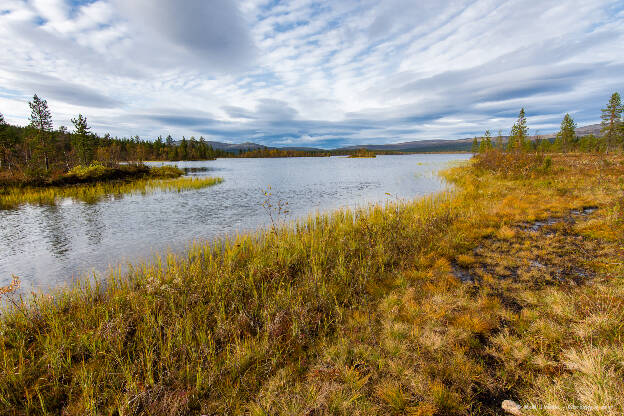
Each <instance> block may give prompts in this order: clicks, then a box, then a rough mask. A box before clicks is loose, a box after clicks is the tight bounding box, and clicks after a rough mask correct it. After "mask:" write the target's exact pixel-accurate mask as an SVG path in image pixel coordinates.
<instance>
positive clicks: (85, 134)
mask: <svg viewBox="0 0 624 416" xmlns="http://www.w3.org/2000/svg"><path fill="white" fill-rule="evenodd" d="M72 123H73V124H74V128H75V130H74V134H73V139H74V147H75V148H76V150H77V152H78V158H79V160H80V163H81V164H82V165H84V166H87V165H89V164H90V163H91V162H92V161H93V155H94V153H95V143H94V140H93V136H92V135H91V132H90V130H91V128H90V127H89V126H88V125H87V118H86V117H84V116H83V115H82V114H78V117H77V118H72Z"/></svg>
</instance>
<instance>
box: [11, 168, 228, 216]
mask: <svg viewBox="0 0 624 416" xmlns="http://www.w3.org/2000/svg"><path fill="white" fill-rule="evenodd" d="M128 172H133V173H132V174H127V173H128ZM183 173H184V172H183V171H182V170H180V169H178V168H176V167H172V166H161V167H152V168H148V167H139V168H130V169H127V168H125V167H122V168H106V167H103V166H95V167H89V168H81V167H78V168H76V169H73V170H72V171H70V172H69V173H68V174H67V175H65V176H64V177H63V179H62V183H63V185H46V186H6V187H2V188H1V189H0V209H10V208H15V207H17V206H19V205H21V204H48V205H53V204H55V203H57V202H58V201H60V200H63V199H66V198H71V199H74V200H78V201H83V202H87V203H94V202H97V201H99V200H101V199H102V198H104V197H107V196H118V195H124V194H147V193H151V192H155V191H158V190H160V191H169V192H182V191H186V190H191V189H200V188H204V187H207V186H212V185H216V184H218V183H221V182H222V179H221V178H214V177H200V178H191V177H180V176H181V175H182V174H183Z"/></svg>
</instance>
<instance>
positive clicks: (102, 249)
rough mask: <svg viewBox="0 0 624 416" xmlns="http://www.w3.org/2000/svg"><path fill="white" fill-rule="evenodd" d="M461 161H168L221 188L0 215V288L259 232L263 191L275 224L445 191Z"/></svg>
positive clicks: (42, 284)
mask: <svg viewBox="0 0 624 416" xmlns="http://www.w3.org/2000/svg"><path fill="white" fill-rule="evenodd" d="M470 156H471V155H468V154H438V155H400V156H377V157H376V158H371V159H368V158H361V159H360V158H346V157H331V158H328V157H323V158H284V159H218V160H215V161H202V162H176V163H172V164H175V165H177V166H179V167H180V168H189V175H209V176H220V177H222V178H223V179H224V182H223V183H221V184H219V185H215V186H212V187H208V188H204V189H200V190H195V191H187V192H181V193H167V192H157V193H154V194H149V195H126V196H118V197H114V198H113V197H111V198H107V199H104V200H102V201H100V202H98V203H95V204H87V203H83V202H74V201H71V200H65V201H62V202H60V203H59V204H57V205H56V206H33V205H24V206H21V207H20V208H18V209H13V210H0V285H6V284H8V283H9V282H10V280H11V276H12V274H15V275H17V276H19V277H20V278H21V279H22V287H23V288H24V290H31V289H33V288H36V289H40V290H46V289H49V288H52V287H58V286H59V285H63V284H66V283H68V282H71V281H72V280H73V279H75V278H76V277H81V276H84V275H85V274H87V273H97V274H100V273H102V272H105V271H106V270H108V268H109V267H111V266H116V265H120V264H121V265H124V264H128V263H137V262H139V261H143V260H149V259H150V258H151V257H152V256H153V255H154V254H155V253H163V252H167V251H173V252H179V251H180V250H183V249H185V248H186V247H188V245H189V244H191V243H192V242H193V241H205V240H213V239H215V238H218V237H223V236H227V235H232V234H233V233H236V232H245V231H249V230H253V229H256V228H258V227H263V226H267V225H269V224H270V219H269V215H268V213H267V211H266V209H265V208H264V207H263V202H264V201H265V200H266V198H267V197H266V196H265V194H264V192H265V191H266V190H267V189H268V187H269V186H270V187H271V193H272V200H273V202H274V203H276V202H277V201H280V200H281V201H282V202H288V210H289V211H290V212H289V213H288V214H287V215H286V216H285V217H282V218H283V219H286V220H294V219H297V218H301V217H303V216H306V215H308V214H313V213H315V212H327V211H331V210H335V209H338V208H356V207H363V206H366V205H367V204H371V203H378V202H384V201H388V200H389V199H396V198H399V199H412V198H416V197H419V196H423V195H427V194H430V193H432V192H436V191H440V190H442V189H444V188H445V187H446V184H445V182H444V180H442V179H441V178H440V177H438V176H437V172H438V171H439V170H441V169H443V168H445V167H447V166H448V164H449V163H450V162H452V161H457V160H465V159H468V158H470ZM156 164H161V163H156ZM193 168H195V169H193ZM388 194H390V195H388Z"/></svg>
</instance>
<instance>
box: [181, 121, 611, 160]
mask: <svg viewBox="0 0 624 416" xmlns="http://www.w3.org/2000/svg"><path fill="white" fill-rule="evenodd" d="M600 128H601V125H600V124H590V125H587V126H582V127H577V129H576V135H577V136H587V135H590V134H593V135H595V136H600V135H601V132H600ZM495 137H496V136H494V138H495ZM502 137H503V142H507V140H508V139H509V136H502ZM555 137H556V133H551V134H540V135H537V136H530V139H531V140H535V139H537V138H539V139H553V138H555ZM473 139H474V138H473V137H470V138H465V139H456V140H450V139H435V140H417V141H412V142H402V143H391V144H362V145H355V146H345V147H339V148H336V149H330V150H332V151H341V150H345V151H346V150H356V149H362V148H364V149H369V150H378V151H396V152H416V153H418V152H422V153H427V152H452V151H458V152H465V151H470V149H471V147H472V141H473ZM175 143H176V144H180V143H181V141H180V140H178V141H176V142H175ZM206 144H207V145H209V146H212V148H213V149H215V150H224V151H226V152H233V153H236V152H241V151H245V152H247V151H250V150H258V149H280V150H300V151H307V152H314V151H318V152H326V151H327V149H320V148H316V147H305V146H285V147H274V146H265V145H262V144H258V143H253V142H244V143H224V142H216V141H206Z"/></svg>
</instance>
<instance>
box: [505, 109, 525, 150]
mask: <svg viewBox="0 0 624 416" xmlns="http://www.w3.org/2000/svg"><path fill="white" fill-rule="evenodd" d="M528 132H529V128H528V127H527V120H526V115H525V113H524V108H522V109H521V110H520V114H518V120H517V121H516V123H515V124H514V125H513V127H512V128H511V135H510V137H509V149H510V150H517V149H523V148H524V147H525V143H526V139H527V136H528Z"/></svg>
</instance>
